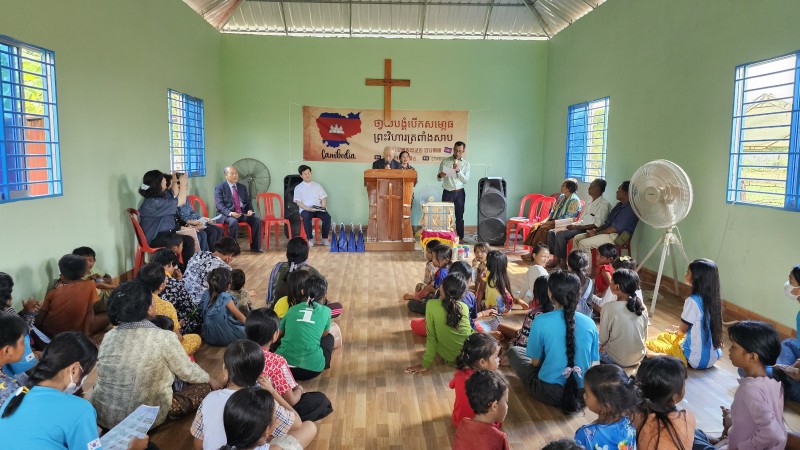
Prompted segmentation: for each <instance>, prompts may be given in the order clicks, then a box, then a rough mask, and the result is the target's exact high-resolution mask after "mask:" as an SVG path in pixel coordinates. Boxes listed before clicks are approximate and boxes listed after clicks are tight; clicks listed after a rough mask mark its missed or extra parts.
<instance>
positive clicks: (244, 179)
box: [233, 158, 272, 199]
mask: <svg viewBox="0 0 800 450" xmlns="http://www.w3.org/2000/svg"><path fill="white" fill-rule="evenodd" d="M233 167H236V171H237V172H239V182H240V183H242V184H244V185H245V186H247V192H248V193H249V194H250V198H251V199H255V198H256V197H257V196H258V194H260V193H262V192H267V191H268V190H269V183H270V181H272V177H270V175H269V169H267V166H266V165H264V163H262V162H261V161H259V160H257V159H253V158H244V159H240V160H238V161H236V162H235V163H233Z"/></svg>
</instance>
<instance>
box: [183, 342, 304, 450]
mask: <svg viewBox="0 0 800 450" xmlns="http://www.w3.org/2000/svg"><path fill="white" fill-rule="evenodd" d="M263 370H264V353H263V352H262V351H261V347H259V346H258V344H256V343H255V342H253V341H248V340H245V339H240V340H237V341H234V342H232V343H231V344H230V345H229V346H228V347H227V348H226V349H225V354H224V355H223V366H222V372H223V375H224V376H223V378H224V379H227V380H228V385H227V386H226V387H225V389H220V390H217V391H213V392H211V393H209V394H208V395H207V396H206V397H205V398H204V399H203V402H202V403H201V404H200V407H199V408H198V409H197V413H196V414H195V417H194V421H193V422H192V426H191V428H190V429H189V431H190V433H191V434H192V436H194V439H195V441H194V442H195V448H200V447H202V448H204V449H207V450H212V449H213V450H216V449H218V448H220V446H221V445H222V444H223V443H224V442H228V441H229V437H228V436H227V430H226V428H225V427H224V426H223V420H222V418H223V415H224V409H225V405H226V403H227V402H228V401H229V399H230V398H231V397H232V396H233V395H234V393H235V392H237V391H240V390H243V389H247V388H252V387H253V386H256V383H258V385H259V386H261V387H260V388H259V389H261V388H263V390H266V391H268V393H269V394H270V396H271V397H272V398H273V399H274V401H275V403H277V405H276V409H277V411H276V416H277V423H276V426H275V427H274V428H273V429H272V431H271V436H272V437H274V438H281V437H283V436H286V435H287V434H288V435H292V436H293V437H295V438H296V439H297V440H298V441H300V443H301V444H302V445H303V446H306V445H308V444H309V443H311V441H312V440H313V439H314V437H315V436H316V434H317V427H316V425H314V423H313V422H303V421H302V420H300V417H299V416H298V415H297V413H296V412H295V411H294V410H293V409H292V407H291V406H290V405H289V404H288V403H286V401H285V400H283V398H282V397H281V396H280V395H278V393H277V392H276V391H275V388H274V387H273V386H272V384H270V382H269V380H264V379H263V378H260V376H261V372H262V371H263ZM257 414H264V415H268V416H271V415H272V414H270V413H269V412H268V411H258V412H257Z"/></svg>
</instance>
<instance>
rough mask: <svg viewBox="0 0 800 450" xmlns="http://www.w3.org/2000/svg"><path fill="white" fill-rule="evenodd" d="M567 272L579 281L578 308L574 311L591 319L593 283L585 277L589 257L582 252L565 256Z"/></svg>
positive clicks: (576, 251) (573, 252) (577, 251)
mask: <svg viewBox="0 0 800 450" xmlns="http://www.w3.org/2000/svg"><path fill="white" fill-rule="evenodd" d="M567 270H569V271H570V272H572V273H574V274H575V275H577V276H578V278H579V279H580V281H581V289H580V297H578V308H577V309H576V310H575V311H576V312H579V313H581V314H584V315H586V316H588V317H592V305H591V301H592V294H593V293H594V282H593V281H592V279H591V278H589V277H588V276H586V274H587V271H588V270H589V255H588V254H587V253H586V252H584V251H583V250H573V251H571V252H569V255H567Z"/></svg>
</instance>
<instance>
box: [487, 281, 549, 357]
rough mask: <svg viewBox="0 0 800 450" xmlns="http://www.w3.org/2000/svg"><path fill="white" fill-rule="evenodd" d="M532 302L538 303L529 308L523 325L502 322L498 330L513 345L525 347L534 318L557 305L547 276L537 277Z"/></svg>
mask: <svg viewBox="0 0 800 450" xmlns="http://www.w3.org/2000/svg"><path fill="white" fill-rule="evenodd" d="M531 304H536V306H535V307H531V308H530V309H529V310H528V313H527V314H525V319H523V321H522V327H521V328H519V329H517V328H516V327H514V326H512V325H509V324H506V323H501V324H500V326H499V327H497V330H498V331H500V332H501V333H503V337H504V338H506V339H508V340H509V345H510V346H511V347H514V346H516V347H522V348H525V347H526V346H527V345H528V335H530V333H531V325H533V319H535V318H536V317H537V316H538V315H539V314H544V313H548V312H550V311H552V310H554V309H555V305H553V302H552V301H551V300H550V294H549V293H548V290H547V276H543V277H539V278H537V279H536V282H535V283H533V302H531Z"/></svg>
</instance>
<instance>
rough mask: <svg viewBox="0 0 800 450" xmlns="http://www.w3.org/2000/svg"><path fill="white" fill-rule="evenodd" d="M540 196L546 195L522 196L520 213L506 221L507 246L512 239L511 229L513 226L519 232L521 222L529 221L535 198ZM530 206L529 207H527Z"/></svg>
mask: <svg viewBox="0 0 800 450" xmlns="http://www.w3.org/2000/svg"><path fill="white" fill-rule="evenodd" d="M539 197H544V196H543V195H542V194H528V195H526V196H525V197H522V201H521V202H520V204H519V214H518V215H517V217H512V218H510V219H508V221H507V222H506V244H505V246H506V247H508V243H509V239H511V230H512V227H513V230H514V234H515V235H516V233H517V226H518V225H519V224H522V223H525V222H527V221H528V215H529V214H530V207H533V204H534V200H536V199H537V198H539ZM528 202H530V204H528ZM525 206H528V208H525Z"/></svg>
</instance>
